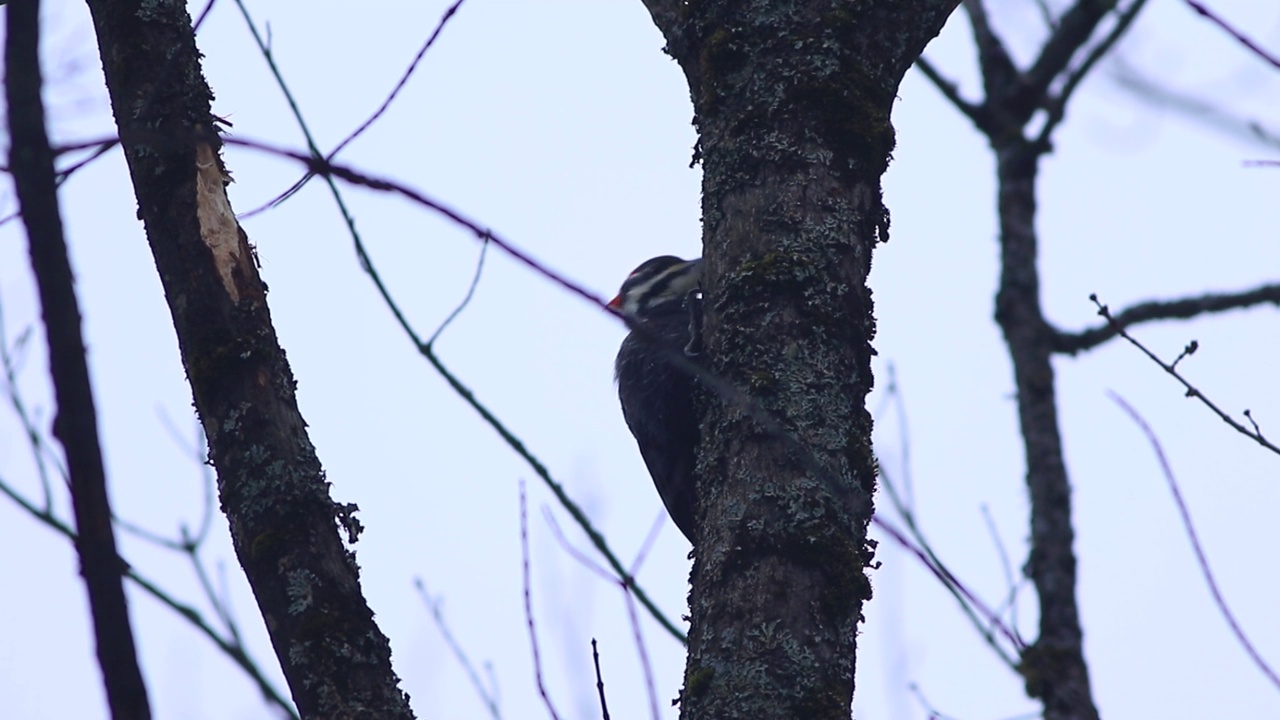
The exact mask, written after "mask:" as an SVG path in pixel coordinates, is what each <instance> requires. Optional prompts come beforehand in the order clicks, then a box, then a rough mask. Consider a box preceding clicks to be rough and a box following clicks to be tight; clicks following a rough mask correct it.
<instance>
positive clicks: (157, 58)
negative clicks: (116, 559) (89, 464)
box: [89, 0, 412, 718]
mask: <svg viewBox="0 0 1280 720" xmlns="http://www.w3.org/2000/svg"><path fill="white" fill-rule="evenodd" d="M89 9H90V11H91V13H92V15H93V21H94V26H95V29H96V32H97V36H98V45H99V51H100V53H101V56H102V64H103V70H104V72H105V74H106V80H107V89H108V91H109V94H110V96H111V105H112V109H113V111H114V112H115V117H116V124H117V126H118V127H119V131H120V140H121V144H122V146H123V148H124V151H125V158H126V160H127V161H128V163H129V170H130V174H131V176H132V179H133V185H134V192H135V194H136V195H137V198H138V206H139V216H140V217H141V218H142V220H143V222H144V223H145V225H146V230H147V240H148V242H149V243H150V246H151V251H152V255H153V256H154V258H155V262H156V269H157V270H158V272H159V274H160V279H161V282H162V283H163V285H164V289H165V297H166V299H167V300H168V303H169V309H170V311H171V314H172V316H173V322H174V327H175V329H176V330H177V335H178V344H179V347H180V349H181V353H182V359H183V364H184V366H185V367H186V371H187V378H188V380H189V382H190V384H191V389H192V394H193V396H194V398H195V405H196V410H197V412H198V413H199V415H200V419H201V422H202V423H203V426H204V429H205V433H206V435H207V437H208V441H209V451H210V458H211V459H212V461H213V464H214V467H215V468H216V469H217V471H218V491H219V496H220V499H221V502H222V509H223V511H224V512H225V513H226V515H227V519H228V521H229V524H230V529H231V538H232V541H233V543H234V545H235V549H236V555H237V556H238V558H239V560H240V564H241V566H242V567H243V568H244V571H245V574H246V576H247V577H248V580H249V584H250V586H251V587H252V588H253V592H254V596H255V598H256V599H257V602H258V608H259V610H260V612H261V614H262V616H263V618H264V620H265V621H266V626H267V631H268V632H269V633H270V635H271V641H272V645H273V646H274V649H275V652H276V656H277V657H278V658H279V660H280V664H281V667H282V668H283V670H284V675H285V679H286V680H287V681H288V683H289V688H290V691H291V692H292V695H293V699H294V702H295V703H296V704H297V706H298V711H299V713H300V714H301V715H302V717H312V718H314V717H323V718H352V717H376V718H407V717H412V712H411V711H410V709H409V705H408V698H407V697H406V696H405V694H404V693H403V692H402V691H401V690H400V688H399V680H398V678H397V677H396V676H395V673H394V672H393V671H392V669H391V650H390V646H389V644H388V642H387V639H386V637H385V636H384V635H383V634H382V632H381V631H380V630H379V629H378V627H377V625H376V624H375V623H374V621H373V613H372V611H371V610H370V609H369V606H368V604H367V603H366V602H365V600H364V598H363V596H362V595H361V591H360V583H359V575H358V572H357V567H356V563H355V558H354V555H353V554H351V553H349V552H348V551H347V550H346V548H345V547H344V546H343V543H342V540H341V538H340V537H339V534H338V530H337V526H336V516H337V515H338V514H340V513H341V509H339V508H337V507H336V506H335V503H334V502H333V500H332V499H331V498H330V496H329V484H328V482H327V481H326V479H325V475H324V470H323V469H322V468H321V466H320V461H319V459H318V458H317V457H316V452H315V448H314V447H313V446H312V445H311V441H310V439H309V438H308V436H307V432H306V423H305V422H304V421H303V419H302V416H301V414H300V413H299V411H298V407H297V400H296V397H295V394H294V385H295V382H294V379H293V375H292V372H291V371H290V369H289V365H288V362H287V361H286V360H285V356H284V351H283V350H282V349H281V348H280V345H279V342H278V341H277V339H276V334H275V330H274V328H273V327H272V324H271V315H270V311H269V309H268V307H267V303H266V287H265V285H264V284H263V282H262V279H261V278H260V277H259V276H258V269H257V265H256V262H255V259H254V251H253V248H252V247H251V246H250V245H249V242H248V239H247V237H246V236H245V234H244V232H243V231H242V230H241V229H240V227H239V225H238V224H237V223H236V219H235V215H234V213H232V211H231V206H230V203H229V202H228V200H227V196H226V192H225V187H226V184H227V183H228V182H229V177H228V175H227V171H226V169H225V168H224V167H223V164H222V159H221V157H220V155H219V150H220V147H221V143H220V141H219V138H218V135H217V131H216V129H215V126H214V122H215V118H214V116H213V115H212V113H211V110H210V101H211V97H212V96H211V92H210V90H209V87H208V86H207V85H206V83H205V81H204V77H203V75H202V72H201V68H200V63H199V53H198V51H197V50H196V45H195V36H194V33H193V32H192V27H191V19H190V16H189V15H187V12H186V10H185V7H184V6H183V5H182V4H181V3H177V4H175V3H159V4H157V3H153V2H143V1H142V0H89Z"/></svg>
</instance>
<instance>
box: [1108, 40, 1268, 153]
mask: <svg viewBox="0 0 1280 720" xmlns="http://www.w3.org/2000/svg"><path fill="white" fill-rule="evenodd" d="M1113 65H1114V66H1115V69H1116V71H1115V73H1113V74H1112V80H1113V81H1114V82H1115V83H1116V84H1118V85H1119V86H1120V87H1122V88H1125V89H1126V90H1129V91H1130V92H1132V93H1133V95H1134V97H1136V98H1138V99H1140V100H1144V101H1146V102H1148V103H1150V104H1152V105H1155V106H1156V107H1159V108H1160V109H1162V110H1173V111H1175V112H1177V113H1178V114H1180V115H1182V116H1183V117H1186V118H1190V119H1192V120H1195V121H1196V122H1199V123H1201V124H1203V125H1206V126H1208V127H1210V128H1212V129H1214V130H1217V131H1218V132H1222V133H1225V134H1228V135H1232V136H1234V137H1237V138H1239V139H1241V140H1244V141H1245V142H1251V143H1258V144H1261V145H1263V146H1265V147H1268V148H1270V149H1272V150H1275V149H1278V148H1280V131H1278V130H1275V129H1272V128H1268V127H1266V126H1265V125H1263V124H1262V122H1261V121H1259V120H1252V119H1249V118H1243V117H1239V116H1236V115H1232V114H1231V113H1229V112H1227V111H1226V110H1223V109H1222V107H1221V105H1220V103H1217V102H1213V101H1209V100H1205V99H1203V98H1198V97H1195V96H1193V95H1190V94H1188V93H1186V92H1184V91H1181V90H1175V89H1173V88H1170V87H1167V86H1165V85H1162V84H1160V83H1158V82H1156V81H1155V80H1153V79H1151V78H1149V77H1146V76H1144V75H1143V74H1141V73H1140V72H1139V71H1138V70H1137V69H1136V68H1134V67H1133V66H1131V65H1129V64H1128V63H1126V62H1124V59H1123V58H1120V57H1118V58H1116V60H1115V61H1114V62H1113Z"/></svg>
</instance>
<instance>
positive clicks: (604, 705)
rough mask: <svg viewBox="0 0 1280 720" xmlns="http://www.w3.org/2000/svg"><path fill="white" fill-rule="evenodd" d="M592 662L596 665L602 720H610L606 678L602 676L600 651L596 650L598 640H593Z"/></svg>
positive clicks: (597, 689)
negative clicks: (605, 692)
mask: <svg viewBox="0 0 1280 720" xmlns="http://www.w3.org/2000/svg"><path fill="white" fill-rule="evenodd" d="M591 660H592V661H593V662H594V663H595V665H596V692H597V693H599V695H600V717H601V720H609V703H608V702H606V701H605V699H604V678H603V677H601V675H600V651H599V650H598V649H597V648H596V639H595V638H591Z"/></svg>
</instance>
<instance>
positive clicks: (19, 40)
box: [4, 0, 151, 720]
mask: <svg viewBox="0 0 1280 720" xmlns="http://www.w3.org/2000/svg"><path fill="white" fill-rule="evenodd" d="M6 13H7V16H6V21H7V22H6V33H5V49H4V52H5V68H6V77H5V94H6V100H7V101H8V116H9V117H8V120H9V137H10V138H11V143H10V148H9V152H10V155H9V167H10V171H11V172H12V173H13V182H14V187H15V189H16V190H17V195H18V205H19V208H20V209H21V212H22V220H23V224H24V225H26V228H27V237H28V240H29V247H30V253H31V266H32V269H33V271H34V273H35V277H36V284H37V286H38V288H39V294H40V308H41V314H42V316H43V319H44V327H45V340H46V341H47V342H48V346H49V366H50V368H49V371H50V375H51V377H52V379H53V386H54V395H55V398H56V401H57V415H56V417H55V419H54V423H53V434H54V436H55V437H57V438H58V440H59V441H60V442H61V443H62V447H63V454H64V456H65V457H66V459H67V469H68V471H69V476H70V481H71V482H70V486H71V503H72V508H73V510H74V513H75V520H76V529H77V531H78V534H79V536H80V538H81V540H82V542H76V543H75V548H76V552H77V554H78V555H79V557H80V574H81V575H82V576H83V577H84V583H85V589H86V590H87V591H88V595H89V608H90V613H91V614H92V617H93V631H94V639H95V643H96V646H97V657H98V665H99V667H100V668H101V670H102V676H103V682H104V684H105V685H106V692H107V703H108V705H109V706H110V708H111V715H112V717H113V718H114V719H115V720H149V718H150V717H151V707H150V703H149V701H148V700H147V687H146V684H145V682H144V681H143V679H142V671H141V670H140V669H139V667H138V653H137V648H136V647H135V644H134V639H133V626H132V624H131V622H130V619H129V609H128V604H127V602H126V600H125V595H124V583H123V581H122V575H123V574H124V571H125V567H124V565H123V564H122V563H121V562H120V558H119V556H118V555H117V554H116V542H115V532H114V530H113V528H112V522H111V520H112V515H111V504H110V500H109V498H108V495H107V479H106V470H105V469H104V467H103V462H102V449H101V446H100V444H99V439H98V420H97V411H96V410H95V408H94V402H93V389H92V387H91V385H90V382H89V367H88V362H87V360H86V358H85V349H84V338H83V335H82V334H81V319H80V307H79V302H78V300H77V299H76V294H75V287H74V281H73V280H72V273H71V262H70V259H69V258H68V256H67V246H66V241H65V239H64V237H63V228H62V218H61V215H60V211H59V208H58V189H57V188H58V186H57V180H56V177H55V173H54V167H53V158H54V154H53V150H52V149H51V148H50V147H49V137H48V135H47V134H46V130H45V112H44V101H43V100H42V99H41V96H40V92H41V89H42V85H43V79H42V78H41V75H40V52H39V39H40V3H39V1H38V0H23V1H22V2H16V3H14V4H12V5H9V6H8V8H7V10H6Z"/></svg>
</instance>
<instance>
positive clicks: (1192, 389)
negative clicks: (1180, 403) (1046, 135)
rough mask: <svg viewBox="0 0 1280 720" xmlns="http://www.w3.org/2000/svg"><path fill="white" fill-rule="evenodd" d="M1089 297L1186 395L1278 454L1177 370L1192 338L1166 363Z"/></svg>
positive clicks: (1277, 449) (1192, 345)
mask: <svg viewBox="0 0 1280 720" xmlns="http://www.w3.org/2000/svg"><path fill="white" fill-rule="evenodd" d="M1089 299H1090V300H1092V301H1093V302H1094V304H1095V305H1097V306H1098V314H1099V315H1101V316H1102V317H1104V318H1106V319H1107V321H1108V322H1109V323H1111V324H1112V326H1113V327H1114V328H1115V331H1116V334H1117V335H1119V336H1120V337H1122V338H1124V339H1125V340H1128V341H1129V342H1130V343H1132V344H1133V346H1134V347H1136V348H1138V349H1139V350H1141V351H1142V353H1143V354H1144V355H1146V356H1147V357H1149V358H1151V361H1152V362H1154V363H1155V364H1157V365H1159V366H1160V367H1161V369H1163V370H1164V371H1165V372H1167V373H1169V374H1170V375H1172V376H1173V377H1174V379H1176V380H1177V381H1178V382H1180V383H1182V386H1183V387H1184V388H1186V390H1187V397H1194V398H1199V400H1200V402H1202V403H1204V405H1205V406H1206V407H1208V408H1209V409H1210V410H1212V411H1213V413H1214V414H1215V415H1217V416H1218V417H1219V418H1221V419H1222V421H1223V422H1225V423H1226V424H1228V425H1230V426H1231V427H1233V428H1235V430H1236V432H1239V433H1240V434H1241V435H1244V436H1245V437H1247V438H1250V439H1252V440H1254V441H1255V442H1257V443H1258V444H1259V445H1261V446H1262V447H1264V448H1266V449H1268V450H1270V451H1271V452H1273V453H1276V454H1277V455H1280V447H1276V446H1275V445H1273V444H1272V443H1271V441H1270V440H1267V439H1266V438H1265V437H1263V435H1262V433H1261V432H1258V431H1257V430H1256V429H1255V430H1250V429H1249V428H1247V427H1245V426H1244V425H1241V424H1240V423H1239V422H1238V421H1236V419H1235V418H1233V417H1231V416H1230V415H1228V414H1227V413H1225V412H1223V411H1222V409H1221V408H1219V407H1218V406H1217V405H1216V404H1214V402H1213V401H1212V400H1210V399H1209V398H1208V397H1206V396H1205V394H1204V393H1202V392H1200V389H1199V388H1197V387H1196V386H1194V385H1192V384H1191V383H1190V382H1189V381H1187V379H1186V378H1184V377H1183V376H1182V374H1181V373H1179V372H1178V368H1177V367H1176V365H1177V364H1178V362H1179V361H1181V360H1182V358H1184V357H1186V356H1187V355H1190V354H1191V353H1193V352H1195V351H1196V348H1197V347H1198V346H1197V344H1196V342H1195V341H1194V340H1192V341H1191V343H1190V344H1188V345H1187V347H1186V349H1185V350H1183V351H1182V354H1181V355H1179V356H1178V357H1177V358H1176V359H1175V360H1174V361H1173V362H1171V363H1166V362H1165V361H1163V360H1161V359H1160V357H1159V356H1157V355H1156V354H1155V353H1153V352H1151V351H1150V350H1148V349H1147V346H1146V345H1143V344H1142V343H1140V342H1138V341H1137V340H1136V339H1134V337H1133V336H1132V335H1130V334H1129V333H1127V332H1125V329H1124V327H1123V326H1122V325H1121V324H1120V323H1119V322H1118V321H1117V319H1116V318H1115V317H1113V316H1112V315H1111V311H1110V310H1109V309H1107V306H1106V305H1103V304H1102V303H1101V302H1100V301H1099V300H1098V296H1097V295H1090V296H1089ZM1246 413H1247V411H1246ZM1249 422H1250V423H1253V418H1252V416H1249ZM1254 428H1257V424H1256V423H1254Z"/></svg>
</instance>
